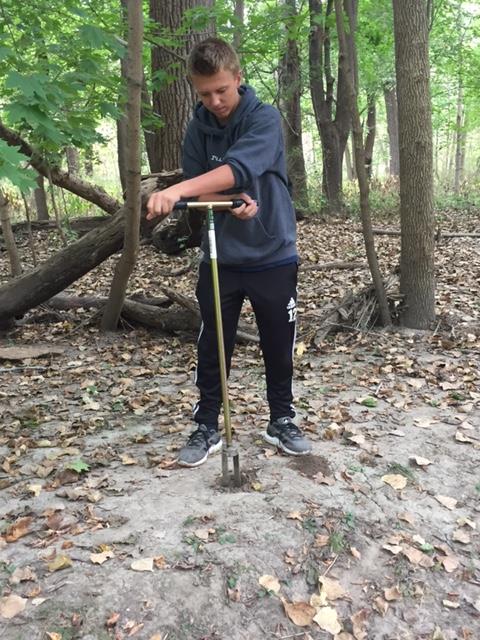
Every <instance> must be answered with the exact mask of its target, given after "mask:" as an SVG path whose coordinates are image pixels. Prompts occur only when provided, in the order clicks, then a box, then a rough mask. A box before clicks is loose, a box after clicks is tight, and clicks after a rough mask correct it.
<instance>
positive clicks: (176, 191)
mask: <svg viewBox="0 0 480 640" xmlns="http://www.w3.org/2000/svg"><path fill="white" fill-rule="evenodd" d="M181 199H182V191H181V183H180V184H178V185H177V184H174V185H172V186H171V187H168V188H167V189H162V191H155V193H152V195H151V196H150V198H149V199H148V202H147V220H153V218H156V217H162V218H166V217H167V216H168V215H169V214H170V213H172V211H173V207H174V205H175V203H176V202H178V201H179V200H181Z"/></svg>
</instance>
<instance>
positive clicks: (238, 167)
mask: <svg viewBox="0 0 480 640" xmlns="http://www.w3.org/2000/svg"><path fill="white" fill-rule="evenodd" d="M282 150H283V135H282V127H281V122H280V114H279V112H278V111H277V109H275V108H274V107H271V106H270V105H264V107H263V108H262V109H259V110H258V111H256V112H255V113H253V114H252V115H251V116H250V117H249V125H248V128H247V130H246V131H245V133H243V135H241V136H240V137H239V138H238V139H237V140H236V141H235V142H234V144H233V145H232V146H231V147H230V148H229V149H228V151H227V153H226V154H225V155H224V157H223V162H224V164H228V165H229V166H230V167H231V168H232V171H233V174H234V176H235V188H236V189H243V188H246V186H247V185H249V184H251V183H252V182H253V180H254V179H255V178H258V177H259V176H261V175H262V174H264V173H265V172H266V171H268V170H272V169H273V167H275V165H276V164H277V161H278V158H279V156H280V154H281V153H282Z"/></svg>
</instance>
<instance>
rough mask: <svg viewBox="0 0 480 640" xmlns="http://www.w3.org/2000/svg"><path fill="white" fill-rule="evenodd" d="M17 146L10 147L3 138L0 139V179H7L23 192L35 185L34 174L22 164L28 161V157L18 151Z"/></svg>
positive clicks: (33, 187)
mask: <svg viewBox="0 0 480 640" xmlns="http://www.w3.org/2000/svg"><path fill="white" fill-rule="evenodd" d="M19 148H20V147H10V146H9V145H8V144H7V143H6V142H5V141H4V140H0V180H8V181H9V182H11V183H12V184H13V185H14V186H15V187H18V188H19V189H20V191H21V192H22V193H25V192H27V191H30V190H31V189H35V188H36V187H37V184H36V182H35V179H36V174H35V172H34V171H33V170H32V169H25V168H24V167H23V166H22V165H23V164H25V165H26V164H27V163H28V162H29V158H27V156H24V155H23V153H19V151H18V149H19Z"/></svg>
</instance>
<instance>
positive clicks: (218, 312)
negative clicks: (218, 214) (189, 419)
mask: <svg viewBox="0 0 480 640" xmlns="http://www.w3.org/2000/svg"><path fill="white" fill-rule="evenodd" d="M207 222H208V244H209V248H210V265H211V268H212V283H213V302H214V306H215V322H216V327H217V342H218V363H219V367H220V382H221V385H222V404H223V421H224V427H225V439H226V443H227V447H231V445H232V424H231V421H230V402H229V399H228V382H227V363H226V358H225V343H224V340H223V322H222V307H221V303H220V285H219V280H218V263H217V243H216V238H215V226H214V222H213V207H212V205H208V207H207Z"/></svg>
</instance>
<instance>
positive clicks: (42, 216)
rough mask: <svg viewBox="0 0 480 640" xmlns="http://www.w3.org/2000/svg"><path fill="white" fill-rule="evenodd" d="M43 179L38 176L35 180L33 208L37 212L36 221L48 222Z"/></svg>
mask: <svg viewBox="0 0 480 640" xmlns="http://www.w3.org/2000/svg"><path fill="white" fill-rule="evenodd" d="M43 181H44V177H43V176H41V175H40V174H39V176H38V178H37V185H38V187H37V188H36V189H35V191H34V192H33V197H34V198H35V208H36V210H37V220H49V219H50V216H49V214H48V205H47V195H46V193H45V185H44V182H43Z"/></svg>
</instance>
